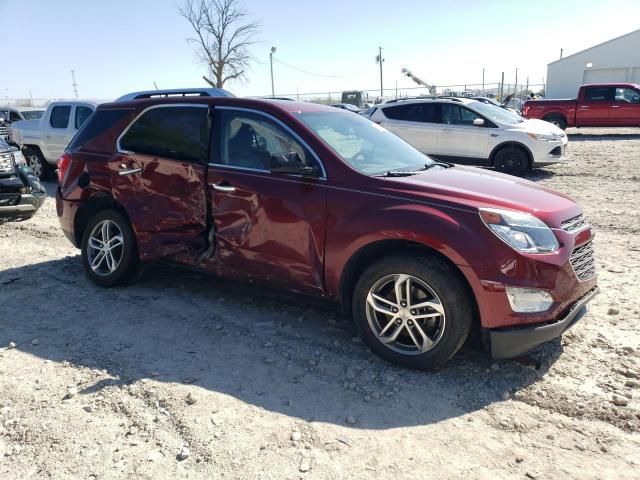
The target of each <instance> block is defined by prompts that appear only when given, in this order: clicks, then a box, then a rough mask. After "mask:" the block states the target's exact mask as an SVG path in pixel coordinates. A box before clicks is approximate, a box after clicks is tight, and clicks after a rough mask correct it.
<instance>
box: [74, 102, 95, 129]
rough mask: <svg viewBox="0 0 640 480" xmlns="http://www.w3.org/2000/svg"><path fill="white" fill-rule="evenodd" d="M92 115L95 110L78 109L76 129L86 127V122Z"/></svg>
mask: <svg viewBox="0 0 640 480" xmlns="http://www.w3.org/2000/svg"><path fill="white" fill-rule="evenodd" d="M92 113H93V110H92V109H91V108H89V107H81V106H78V107H76V122H75V125H76V128H80V127H81V126H82V125H84V122H86V121H87V119H88V118H89V117H90V116H91V114H92Z"/></svg>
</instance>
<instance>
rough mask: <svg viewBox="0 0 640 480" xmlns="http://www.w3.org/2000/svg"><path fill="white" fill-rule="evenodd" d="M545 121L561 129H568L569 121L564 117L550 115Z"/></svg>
mask: <svg viewBox="0 0 640 480" xmlns="http://www.w3.org/2000/svg"><path fill="white" fill-rule="evenodd" d="M543 120H544V121H545V122H549V123H553V124H554V125H555V126H556V127H558V128H561V129H562V130H566V129H567V120H566V119H565V118H564V117H563V116H562V115H549V116H547V117H544V118H543Z"/></svg>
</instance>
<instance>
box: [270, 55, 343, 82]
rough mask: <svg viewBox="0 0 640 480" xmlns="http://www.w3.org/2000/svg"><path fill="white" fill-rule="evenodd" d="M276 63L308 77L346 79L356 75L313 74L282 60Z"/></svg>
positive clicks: (276, 60) (275, 59) (275, 60)
mask: <svg viewBox="0 0 640 480" xmlns="http://www.w3.org/2000/svg"><path fill="white" fill-rule="evenodd" d="M273 61H274V62H277V63H280V64H282V65H284V66H285V67H289V68H291V69H293V70H297V71H298V72H301V73H306V74H307V75H313V76H316V77H324V78H345V77H353V76H354V74H350V75H324V74H322V73H313V72H309V71H307V70H303V69H302V68H298V67H294V66H293V65H289V64H288V63H285V62H283V61H282V60H278V59H277V58H274V59H273Z"/></svg>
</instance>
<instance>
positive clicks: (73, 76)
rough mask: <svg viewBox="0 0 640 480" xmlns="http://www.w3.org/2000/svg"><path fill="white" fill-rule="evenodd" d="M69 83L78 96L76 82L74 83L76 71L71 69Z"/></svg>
mask: <svg viewBox="0 0 640 480" xmlns="http://www.w3.org/2000/svg"><path fill="white" fill-rule="evenodd" d="M71 82H72V83H71V84H72V85H73V94H74V95H75V96H76V98H78V84H77V83H76V72H75V71H74V70H71Z"/></svg>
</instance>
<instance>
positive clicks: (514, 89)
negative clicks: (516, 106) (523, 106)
mask: <svg viewBox="0 0 640 480" xmlns="http://www.w3.org/2000/svg"><path fill="white" fill-rule="evenodd" d="M513 95H514V96H516V95H518V67H516V84H515V85H514V86H513Z"/></svg>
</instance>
